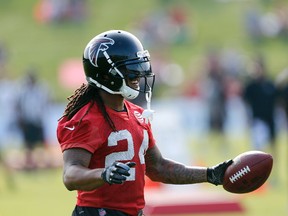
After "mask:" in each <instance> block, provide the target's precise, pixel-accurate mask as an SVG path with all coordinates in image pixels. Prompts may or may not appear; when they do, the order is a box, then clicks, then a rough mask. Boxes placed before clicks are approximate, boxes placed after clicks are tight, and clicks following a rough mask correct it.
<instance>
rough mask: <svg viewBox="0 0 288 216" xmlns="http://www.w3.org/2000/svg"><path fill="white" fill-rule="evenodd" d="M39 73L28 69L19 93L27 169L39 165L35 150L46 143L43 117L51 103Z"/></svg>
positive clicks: (19, 114) (19, 110) (25, 166)
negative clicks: (39, 78)
mask: <svg viewBox="0 0 288 216" xmlns="http://www.w3.org/2000/svg"><path fill="white" fill-rule="evenodd" d="M37 73H38V71H37V70H36V69H35V68H29V69H28V70H27V71H26V74H25V76H24V79H23V80H22V83H20V88H19V92H18V95H17V97H18V98H17V105H16V107H17V108H16V109H17V118H18V125H19V128H20V130H21V133H22V136H23V142H24V143H23V144H24V146H23V147H24V149H25V165H24V168H25V169H27V170H31V169H35V168H37V167H38V164H37V163H38V162H37V161H36V156H35V154H34V153H35V151H34V150H35V149H36V147H37V146H40V147H43V145H44V144H45V131H44V122H43V119H44V116H45V111H47V108H48V106H49V103H50V96H49V91H48V88H47V86H46V85H44V84H43V83H41V82H40V81H39V80H38V74H37Z"/></svg>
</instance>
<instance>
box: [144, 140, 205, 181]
mask: <svg viewBox="0 0 288 216" xmlns="http://www.w3.org/2000/svg"><path fill="white" fill-rule="evenodd" d="M145 163H146V175H147V176H148V177H149V178H150V179H151V180H153V181H158V182H163V183H167V184H193V183H200V182H206V181H207V168H206V167H187V166H185V165H184V164H181V163H178V162H175V161H172V160H169V159H166V158H163V157H162V155H161V152H160V151H159V149H158V147H157V146H154V147H153V148H151V149H149V150H148V151H147V152H146V156H145Z"/></svg>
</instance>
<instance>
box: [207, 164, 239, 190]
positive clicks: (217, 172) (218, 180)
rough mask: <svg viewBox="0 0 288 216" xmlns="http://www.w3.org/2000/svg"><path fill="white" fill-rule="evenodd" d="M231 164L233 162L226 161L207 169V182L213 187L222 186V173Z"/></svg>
mask: <svg viewBox="0 0 288 216" xmlns="http://www.w3.org/2000/svg"><path fill="white" fill-rule="evenodd" d="M232 163H233V160H227V161H224V162H223V163H220V164H217V165H216V166H213V167H209V168H208V169H207V181H208V182H209V183H211V184H214V185H216V186H217V185H222V184H223V178H224V173H225V171H226V169H227V168H228V166H230V165H231V164H232Z"/></svg>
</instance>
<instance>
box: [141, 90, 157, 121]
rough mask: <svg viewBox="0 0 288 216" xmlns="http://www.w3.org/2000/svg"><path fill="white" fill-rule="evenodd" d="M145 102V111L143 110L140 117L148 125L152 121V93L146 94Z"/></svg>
mask: <svg viewBox="0 0 288 216" xmlns="http://www.w3.org/2000/svg"><path fill="white" fill-rule="evenodd" d="M145 96H146V101H147V109H145V110H144V111H143V113H142V117H143V118H144V119H145V123H146V124H148V123H149V122H151V121H152V120H153V114H154V112H155V111H154V110H151V98H152V92H151V91H149V92H147V93H146V95H145Z"/></svg>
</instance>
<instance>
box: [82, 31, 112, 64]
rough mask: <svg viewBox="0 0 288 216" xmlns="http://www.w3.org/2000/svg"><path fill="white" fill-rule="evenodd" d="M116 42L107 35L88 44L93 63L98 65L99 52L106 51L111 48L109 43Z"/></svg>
mask: <svg viewBox="0 0 288 216" xmlns="http://www.w3.org/2000/svg"><path fill="white" fill-rule="evenodd" d="M114 43H115V42H114V40H112V39H111V38H107V37H97V38H95V39H94V40H92V41H91V43H90V44H89V45H88V53H87V54H88V58H89V60H90V62H91V64H92V65H94V66H95V67H98V64H97V59H98V55H99V52H100V51H101V52H105V51H106V50H107V49H109V45H110V46H111V45H113V44H114Z"/></svg>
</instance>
